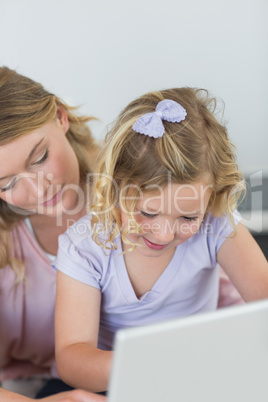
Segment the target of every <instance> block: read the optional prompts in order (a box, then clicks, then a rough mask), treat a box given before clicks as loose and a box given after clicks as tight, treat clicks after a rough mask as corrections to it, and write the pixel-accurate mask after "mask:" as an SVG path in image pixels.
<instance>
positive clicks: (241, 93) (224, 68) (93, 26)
mask: <svg viewBox="0 0 268 402" xmlns="http://www.w3.org/2000/svg"><path fill="white" fill-rule="evenodd" d="M267 15H268V2H267V0H222V1H221V0H218V1H217V0H202V1H199V0H184V1H180V0H162V1H158V0H133V1H131V2H130V1H127V0H112V1H111V0H99V1H98V0H92V1H91V0H0V65H7V66H9V67H10V68H15V69H17V70H18V72H20V73H22V74H25V75H28V76H30V77H31V78H33V79H35V80H37V81H40V82H41V83H42V84H43V85H44V86H45V87H46V88H47V89H49V90H50V91H53V92H55V93H56V94H57V95H58V96H60V97H62V98H63V99H65V100H67V101H69V102H71V103H72V104H83V106H82V108H81V113H88V114H93V115H95V116H97V117H99V118H100V119H101V121H100V123H94V125H93V126H92V129H93V133H94V134H95V136H96V137H101V136H103V135H104V133H105V132H106V126H107V124H108V123H110V122H111V121H112V120H113V119H114V118H115V117H116V115H117V114H118V113H119V112H120V110H121V109H122V108H123V107H124V106H125V105H126V104H127V103H128V102H129V101H130V100H132V99H133V98H135V97H136V96H139V95H141V94H142V93H144V92H146V91H149V90H153V89H162V88H165V87H171V86H185V85H187V86H198V87H205V88H207V89H209V90H210V91H211V92H212V93H213V94H215V95H217V96H219V97H220V98H222V99H223V100H224V101H225V105H226V107H225V117H226V119H227V121H228V128H229V133H230V136H231V139H232V140H233V142H234V143H235V145H236V146H237V148H238V151H237V154H238V162H239V165H240V168H241V169H242V171H243V172H244V173H254V172H256V171H258V170H266V173H267V172H268V158H267V148H268V146H267V145H268V133H267V131H268V129H267V115H268V78H267V72H268V54H267V49H268V24H267Z"/></svg>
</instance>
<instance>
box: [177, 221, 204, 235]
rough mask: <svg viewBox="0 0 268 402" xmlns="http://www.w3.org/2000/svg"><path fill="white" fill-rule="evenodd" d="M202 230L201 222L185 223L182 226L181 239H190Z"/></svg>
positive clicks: (180, 230)
mask: <svg viewBox="0 0 268 402" xmlns="http://www.w3.org/2000/svg"><path fill="white" fill-rule="evenodd" d="M199 228H200V222H199V221H198V222H195V221H193V222H190V223H188V222H185V223H182V224H181V225H180V229H179V234H180V236H181V237H183V238H185V239H188V238H190V237H192V236H193V235H195V234H196V233H197V232H198V230H199Z"/></svg>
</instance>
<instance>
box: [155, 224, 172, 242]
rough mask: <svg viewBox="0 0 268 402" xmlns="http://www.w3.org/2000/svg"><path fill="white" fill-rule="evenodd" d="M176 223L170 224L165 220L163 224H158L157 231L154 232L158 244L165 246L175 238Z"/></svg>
mask: <svg viewBox="0 0 268 402" xmlns="http://www.w3.org/2000/svg"><path fill="white" fill-rule="evenodd" d="M175 226H176V222H171V221H169V220H168V219H165V220H164V222H161V223H159V226H158V230H156V231H155V233H154V236H155V239H156V240H157V242H158V243H160V244H167V243H170V242H171V241H172V240H174V238H175V234H176V227H175Z"/></svg>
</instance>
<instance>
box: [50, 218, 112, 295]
mask: <svg viewBox="0 0 268 402" xmlns="http://www.w3.org/2000/svg"><path fill="white" fill-rule="evenodd" d="M112 255H113V251H110V250H107V251H106V250H104V249H103V247H101V246H100V245H98V244H97V243H96V242H95V241H94V240H93V237H92V228H91V216H90V215H86V216H84V217H83V218H81V219H79V220H78V221H77V222H76V223H75V224H73V225H72V226H70V227H69V228H68V229H67V231H66V232H65V233H64V234H62V235H60V236H59V250H58V254H57V257H56V260H55V261H54V262H53V266H54V267H55V268H56V269H58V270H60V271H62V272H63V273H66V274H67V275H69V276H71V277H73V278H74V279H77V280H80V281H81V282H84V283H87V284H89V285H91V286H94V287H99V285H100V282H101V281H102V280H104V278H105V277H106V274H107V273H108V271H109V265H110V258H111V256H112Z"/></svg>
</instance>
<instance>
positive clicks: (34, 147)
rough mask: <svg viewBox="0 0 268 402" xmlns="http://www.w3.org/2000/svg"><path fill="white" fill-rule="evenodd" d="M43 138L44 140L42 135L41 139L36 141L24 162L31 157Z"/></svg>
mask: <svg viewBox="0 0 268 402" xmlns="http://www.w3.org/2000/svg"><path fill="white" fill-rule="evenodd" d="M43 140H44V137H43V138H41V140H40V141H38V142H37V143H36V144H35V145H34V146H33V148H32V150H31V152H30V153H29V155H28V157H27V159H26V162H28V161H29V160H30V159H31V157H32V156H33V154H34V153H35V151H36V149H37V148H38V147H39V145H40V144H41V142H42V141H43Z"/></svg>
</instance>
